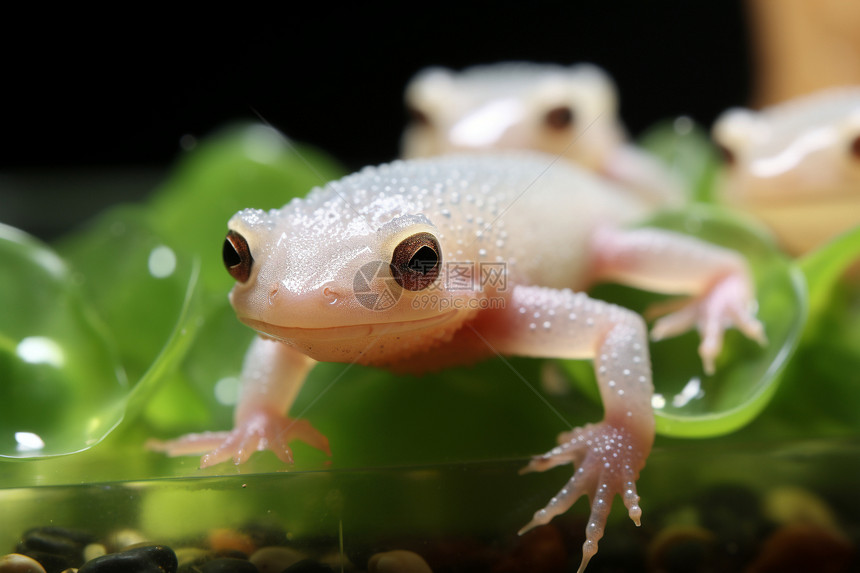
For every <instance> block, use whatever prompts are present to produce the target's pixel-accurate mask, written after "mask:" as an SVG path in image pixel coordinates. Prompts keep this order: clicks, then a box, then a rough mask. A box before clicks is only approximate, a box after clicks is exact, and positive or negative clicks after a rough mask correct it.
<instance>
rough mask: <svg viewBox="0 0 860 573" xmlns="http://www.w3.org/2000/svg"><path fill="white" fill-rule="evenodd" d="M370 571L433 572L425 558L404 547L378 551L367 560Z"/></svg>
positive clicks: (382, 572) (386, 572) (399, 572)
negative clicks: (383, 551)
mask: <svg viewBox="0 0 860 573" xmlns="http://www.w3.org/2000/svg"><path fill="white" fill-rule="evenodd" d="M367 570H368V571H369V573H433V570H432V569H430V566H429V565H427V562H426V561H424V558H423V557H421V556H420V555H418V554H417V553H413V552H412V551H406V550H403V549H396V550H394V551H386V552H385V553H377V554H376V555H374V556H373V557H371V558H370V560H368V562H367Z"/></svg>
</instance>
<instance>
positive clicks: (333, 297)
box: [323, 287, 338, 304]
mask: <svg viewBox="0 0 860 573" xmlns="http://www.w3.org/2000/svg"><path fill="white" fill-rule="evenodd" d="M323 296H324V297H326V299H327V300H328V303H329V304H335V303H336V302H337V299H338V294H337V292H336V291H335V290H334V289H331V288H329V287H325V288H324V289H323Z"/></svg>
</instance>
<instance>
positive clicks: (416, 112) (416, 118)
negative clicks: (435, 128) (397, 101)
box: [406, 105, 430, 125]
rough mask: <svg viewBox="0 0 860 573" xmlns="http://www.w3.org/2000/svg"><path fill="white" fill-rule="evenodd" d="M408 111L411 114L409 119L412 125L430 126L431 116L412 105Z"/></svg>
mask: <svg viewBox="0 0 860 573" xmlns="http://www.w3.org/2000/svg"><path fill="white" fill-rule="evenodd" d="M406 111H407V113H408V114H409V119H410V120H411V121H412V123H414V124H416V125H430V116H428V115H427V114H426V113H424V112H423V111H422V110H420V109H418V108H417V107H414V106H411V105H410V106H409V108H408V109H407V110H406Z"/></svg>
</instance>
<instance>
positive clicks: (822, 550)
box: [747, 523, 854, 573]
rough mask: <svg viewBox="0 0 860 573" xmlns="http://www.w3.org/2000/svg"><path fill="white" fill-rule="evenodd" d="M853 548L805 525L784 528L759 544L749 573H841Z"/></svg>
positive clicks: (838, 537) (831, 534)
mask: <svg viewBox="0 0 860 573" xmlns="http://www.w3.org/2000/svg"><path fill="white" fill-rule="evenodd" d="M853 555H854V546H853V545H852V543H851V542H850V541H849V540H848V539H847V538H845V537H844V536H842V535H839V534H836V533H834V532H833V531H831V530H828V529H825V528H822V527H819V526H816V525H811V524H808V523H795V524H791V525H785V526H783V527H780V528H779V529H777V530H776V531H774V532H773V533H772V534H771V535H770V537H768V538H767V539H766V540H765V541H764V543H763V544H762V547H761V551H760V552H759V555H758V557H757V558H756V560H755V562H754V563H753V564H752V565H751V566H750V567H749V569H748V570H747V571H748V573H794V572H807V571H815V572H816V573H841V572H843V571H848V569H847V567H848V564H849V563H851V559H852V558H853Z"/></svg>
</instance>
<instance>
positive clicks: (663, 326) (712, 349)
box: [649, 275, 767, 374]
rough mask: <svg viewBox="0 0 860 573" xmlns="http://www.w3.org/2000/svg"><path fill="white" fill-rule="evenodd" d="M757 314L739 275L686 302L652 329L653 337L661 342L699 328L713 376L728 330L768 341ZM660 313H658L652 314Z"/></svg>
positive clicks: (701, 345)
mask: <svg viewBox="0 0 860 573" xmlns="http://www.w3.org/2000/svg"><path fill="white" fill-rule="evenodd" d="M673 306H674V305H673ZM652 310H654V309H652ZM754 311H755V301H754V299H753V297H752V292H751V289H750V287H749V286H748V285H747V284H746V280H745V279H744V278H743V277H741V276H738V275H729V276H727V277H724V278H723V279H721V280H720V281H718V282H716V283H715V284H714V285H713V286H712V287H711V288H710V289H708V291H707V292H706V293H705V294H704V295H702V296H700V297H698V298H695V299H692V300H688V301H685V303H684V304H683V306H681V308H680V310H676V311H675V312H672V313H670V314H666V315H665V316H663V317H662V318H660V319H659V320H657V321H656V322H655V323H654V327H653V328H652V329H651V338H652V339H653V340H662V339H663V338H668V337H671V336H675V335H678V334H681V333H683V332H686V331H688V330H690V329H691V328H693V327H696V328H697V329H698V331H699V334H700V336H701V342H700V343H699V356H700V357H701V358H702V363H703V365H704V369H705V373H706V374H713V373H714V370H715V367H714V361H715V360H716V357H717V356H718V355H719V353H720V351H721V350H722V348H723V336H724V334H725V331H726V330H727V329H729V328H731V327H735V328H737V329H738V330H740V331H741V332H742V333H743V334H744V335H746V336H747V337H748V338H751V339H752V340H755V341H756V342H758V343H759V344H762V345H763V344H765V343H766V342H767V337H766V336H765V334H764V327H763V326H762V323H761V322H759V320H758V319H757V318H755V312H754ZM659 313H660V311H659V310H657V311H656V313H649V314H659Z"/></svg>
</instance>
